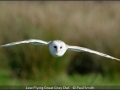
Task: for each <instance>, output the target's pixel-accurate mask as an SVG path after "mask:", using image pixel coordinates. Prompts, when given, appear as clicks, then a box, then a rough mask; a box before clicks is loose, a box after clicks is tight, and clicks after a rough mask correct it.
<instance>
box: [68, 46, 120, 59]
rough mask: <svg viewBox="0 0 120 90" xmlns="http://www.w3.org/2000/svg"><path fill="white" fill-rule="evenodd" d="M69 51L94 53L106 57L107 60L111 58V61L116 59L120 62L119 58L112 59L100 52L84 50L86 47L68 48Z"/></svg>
mask: <svg viewBox="0 0 120 90" xmlns="http://www.w3.org/2000/svg"><path fill="white" fill-rule="evenodd" d="M68 50H73V51H77V52H81V51H84V52H89V53H94V54H97V55H100V56H103V57H106V58H111V59H115V60H118V61H120V59H118V58H115V57H112V56H110V55H107V54H104V53H101V52H98V51H94V50H91V49H88V48H84V47H79V46H68Z"/></svg>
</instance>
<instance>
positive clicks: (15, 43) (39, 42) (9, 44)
mask: <svg viewBox="0 0 120 90" xmlns="http://www.w3.org/2000/svg"><path fill="white" fill-rule="evenodd" d="M23 43H30V44H34V45H47V44H49V42H46V41H42V40H37V39H29V40H24V41H18V42H12V43H8V44H4V45H1V46H0V47H8V46H13V45H17V44H23Z"/></svg>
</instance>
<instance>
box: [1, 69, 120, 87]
mask: <svg viewBox="0 0 120 90" xmlns="http://www.w3.org/2000/svg"><path fill="white" fill-rule="evenodd" d="M0 72H1V73H0V86H26V85H28V86H31V85H58V86H60V85H61V86H62V85H70V86H72V85H79V86H80V85H81V86H82V85H92V86H119V85H120V81H119V80H118V81H116V80H114V81H113V80H111V79H110V78H103V77H102V76H101V75H100V74H89V75H78V74H75V75H73V76H68V75H66V74H59V75H58V76H56V77H53V78H50V79H45V80H40V79H38V80H25V79H17V78H13V77H11V73H10V72H9V70H0Z"/></svg>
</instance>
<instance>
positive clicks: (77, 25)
mask: <svg viewBox="0 0 120 90" xmlns="http://www.w3.org/2000/svg"><path fill="white" fill-rule="evenodd" d="M26 39H41V40H45V41H50V40H54V39H60V40H63V41H64V42H65V43H66V44H68V45H76V46H82V47H86V48H90V49H93V50H96V51H99V52H103V53H106V54H109V55H111V56H114V57H116V58H120V48H119V46H120V40H119V39H120V2H117V1H115V2H113V1H107V2H105V1H32V2H31V1H29V2H28V1H1V2H0V45H2V44H6V43H10V42H15V41H21V40H26ZM119 76H120V62H119V61H116V60H112V59H108V58H104V57H101V56H98V55H95V54H90V53H87V52H80V53H78V52H73V51H67V52H66V53H65V55H64V56H63V57H53V56H52V55H51V54H50V52H49V50H48V47H47V46H34V45H31V44H21V45H16V46H12V47H6V48H0V85H1V86H20V85H95V86H116V85H120V78H119Z"/></svg>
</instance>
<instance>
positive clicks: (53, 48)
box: [49, 40, 67, 57]
mask: <svg viewBox="0 0 120 90" xmlns="http://www.w3.org/2000/svg"><path fill="white" fill-rule="evenodd" d="M49 50H50V53H51V54H52V55H53V56H56V57H60V56H63V55H64V53H65V52H66V50H67V46H66V44H65V43H64V42H63V41H60V40H54V41H52V42H50V44H49Z"/></svg>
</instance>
